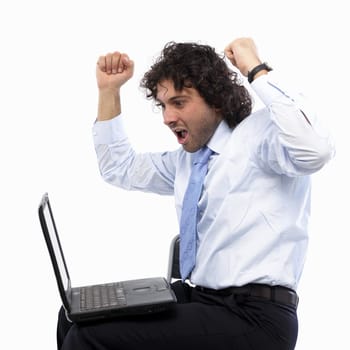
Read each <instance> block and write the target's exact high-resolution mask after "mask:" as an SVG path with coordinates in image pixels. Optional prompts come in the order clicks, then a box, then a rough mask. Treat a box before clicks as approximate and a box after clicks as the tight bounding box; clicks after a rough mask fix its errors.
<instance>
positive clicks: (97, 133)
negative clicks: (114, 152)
mask: <svg viewBox="0 0 350 350" xmlns="http://www.w3.org/2000/svg"><path fill="white" fill-rule="evenodd" d="M123 119H124V117H123V116H122V115H119V116H118V117H114V118H113V119H110V120H104V121H95V123H94V125H93V127H92V135H93V138H94V143H95V145H101V144H111V143H114V142H116V141H120V140H123V139H125V138H127V135H126V132H125V129H124V122H123Z"/></svg>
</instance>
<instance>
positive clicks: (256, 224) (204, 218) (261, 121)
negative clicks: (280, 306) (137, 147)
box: [93, 73, 334, 290]
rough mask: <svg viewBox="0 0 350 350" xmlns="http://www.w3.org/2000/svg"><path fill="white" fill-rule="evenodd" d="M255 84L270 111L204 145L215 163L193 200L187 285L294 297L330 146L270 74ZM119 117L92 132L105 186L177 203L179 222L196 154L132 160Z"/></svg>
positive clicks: (223, 127) (301, 103)
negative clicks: (268, 288) (254, 286)
mask: <svg viewBox="0 0 350 350" xmlns="http://www.w3.org/2000/svg"><path fill="white" fill-rule="evenodd" d="M251 86H252V88H253V89H254V91H255V93H256V94H257V95H258V96H259V98H260V99H261V100H262V101H263V103H264V104H265V106H266V107H265V108H262V109H260V110H258V111H256V112H254V113H252V114H251V115H250V116H249V117H248V118H246V119H245V120H244V121H242V122H241V123H240V124H239V125H238V126H237V127H236V128H234V129H233V130H232V129H230V128H229V127H228V125H227V124H226V122H224V121H222V122H221V123H220V124H219V126H218V128H217V130H216V131H215V133H214V135H213V137H212V138H211V139H210V141H209V143H208V146H209V147H210V148H211V149H212V150H213V151H214V152H215V155H213V156H212V157H211V159H210V161H209V169H208V173H207V176H206V179H205V182H204V189H203V193H202V196H201V199H200V201H199V213H200V218H199V222H198V248H197V258H196V266H195V268H194V270H193V271H192V274H191V282H192V283H193V284H195V285H200V286H203V287H207V288H214V289H221V288H225V287H228V286H241V285H244V284H247V283H266V284H269V285H282V286H286V287H289V288H293V289H295V290H296V289H297V286H298V282H299V279H300V276H301V273H302V270H303V266H304V261H305V257H306V252H307V246H308V232H307V227H308V220H309V214H310V174H312V173H314V172H315V171H317V170H319V169H321V168H322V167H323V165H324V164H325V163H327V162H328V161H329V160H330V159H331V158H332V156H333V154H334V148H333V145H332V143H331V141H330V138H329V136H328V134H327V132H325V131H324V130H323V129H321V128H318V124H317V120H316V119H315V116H314V113H313V112H312V111H311V110H310V109H309V108H308V106H307V105H306V103H305V102H306V101H305V100H304V98H303V96H302V95H299V94H293V93H291V92H289V91H287V90H285V89H283V88H281V87H280V86H279V84H278V83H276V82H274V81H273V80H272V74H271V73H269V75H263V76H261V77H259V78H257V79H256V80H255V81H254V82H253V83H252V84H251ZM301 111H303V112H301ZM304 115H305V116H307V119H308V121H307V120H306V118H305V116H304ZM123 118H124V116H118V117H116V118H114V119H112V120H110V121H103V122H96V123H95V124H94V126H93V135H94V143H95V149H96V153H97V159H98V163H99V167H100V171H101V175H102V177H103V179H104V180H105V181H107V182H109V183H111V184H113V185H115V186H119V187H122V188H124V189H127V190H140V191H145V192H154V193H158V194H162V195H174V197H175V207H176V211H177V215H178V218H179V220H180V215H181V206H182V201H183V197H184V193H185V190H186V187H187V183H188V178H189V175H190V170H191V157H192V154H191V153H187V152H186V151H184V150H183V149H182V147H181V148H179V149H178V150H175V151H171V152H163V153H143V154H137V153H135V151H134V150H133V148H132V146H131V145H130V143H129V141H128V138H127V136H126V133H125V131H124V128H123Z"/></svg>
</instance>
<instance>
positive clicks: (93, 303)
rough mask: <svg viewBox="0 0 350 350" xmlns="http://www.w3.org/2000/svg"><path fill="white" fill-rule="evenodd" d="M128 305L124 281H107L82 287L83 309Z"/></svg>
mask: <svg viewBox="0 0 350 350" xmlns="http://www.w3.org/2000/svg"><path fill="white" fill-rule="evenodd" d="M123 305H126V298H125V294H124V289H123V286H122V283H107V284H99V285H95V286H88V287H81V288H80V308H81V310H82V311H87V310H96V309H100V308H108V307H111V306H123Z"/></svg>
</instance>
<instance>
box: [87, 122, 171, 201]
mask: <svg viewBox="0 0 350 350" xmlns="http://www.w3.org/2000/svg"><path fill="white" fill-rule="evenodd" d="M92 134H93V140H94V146H95V151H96V156H97V161H98V165H99V169H100V173H101V176H102V178H103V179H104V180H105V181H106V182H108V183H110V184H111V185H114V186H118V187H121V188H123V189H126V190H138V191H144V192H154V193H158V194H166V195H167V194H169V195H170V194H173V193H174V179H175V172H176V163H177V159H178V151H173V152H163V153H136V152H135V151H134V149H133V148H132V146H131V145H130V142H129V139H128V137H127V134H126V132H125V128H124V125H123V116H118V117H116V118H113V119H111V120H108V121H97V122H95V123H94V125H93V130H92Z"/></svg>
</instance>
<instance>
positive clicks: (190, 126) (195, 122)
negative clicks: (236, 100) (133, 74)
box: [157, 80, 222, 152]
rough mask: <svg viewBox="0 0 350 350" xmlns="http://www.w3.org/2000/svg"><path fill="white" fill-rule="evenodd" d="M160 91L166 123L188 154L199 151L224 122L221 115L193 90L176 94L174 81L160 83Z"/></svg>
mask: <svg viewBox="0 0 350 350" xmlns="http://www.w3.org/2000/svg"><path fill="white" fill-rule="evenodd" d="M157 88H158V94H157V101H158V104H159V105H160V106H161V107H162V111H163V119H164V124H165V125H167V126H168V127H169V128H170V129H171V130H172V132H173V133H174V134H175V136H176V137H177V140H178V142H179V144H181V145H182V147H183V148H184V149H185V151H187V152H196V151H197V150H199V149H200V148H201V147H203V146H204V145H205V144H206V143H207V142H208V141H209V139H210V138H211V137H212V135H213V134H214V131H215V130H216V128H217V126H218V124H219V123H220V121H221V119H222V117H221V114H220V113H219V111H218V110H217V109H215V108H212V107H209V106H208V105H207V103H206V102H205V101H204V99H203V98H202V97H201V96H200V95H199V93H198V92H197V90H196V89H194V88H186V87H185V88H183V90H181V91H176V90H175V89H174V84H173V82H172V81H171V80H164V81H162V82H160V83H159V84H158V86H157Z"/></svg>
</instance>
